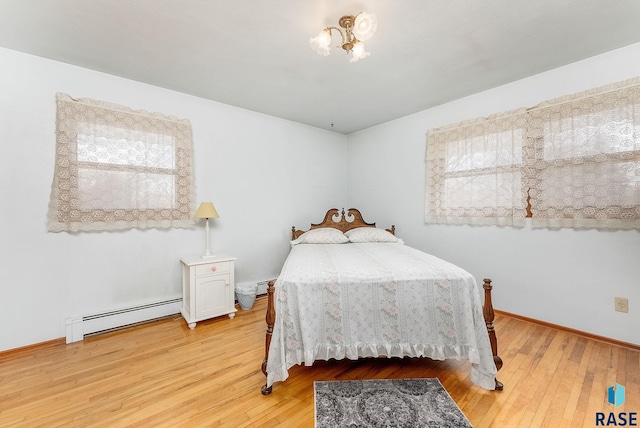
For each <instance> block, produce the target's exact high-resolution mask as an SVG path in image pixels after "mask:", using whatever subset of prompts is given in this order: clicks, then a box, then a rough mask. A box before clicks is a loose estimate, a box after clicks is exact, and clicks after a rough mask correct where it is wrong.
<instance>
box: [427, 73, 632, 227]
mask: <svg viewBox="0 0 640 428" xmlns="http://www.w3.org/2000/svg"><path fill="white" fill-rule="evenodd" d="M426 180H427V184H426V205H425V221H426V222H428V223H447V224H494V225H516V226H519V225H523V223H524V222H523V220H524V218H525V217H527V216H531V217H532V218H533V226H534V227H549V228H560V227H571V228H604V229H640V78H634V79H630V80H627V81H624V82H620V83H615V84H612V85H607V86H604V87H601V88H597V89H593V90H590V91H587V92H583V93H579V94H575V95H571V96H566V97H562V98H558V99H555V100H551V101H546V102H544V103H541V104H539V105H538V106H535V107H533V108H530V109H526V110H525V109H520V110H516V111H512V112H507V113H502V114H496V115H493V116H491V117H487V118H480V119H475V120H471V121H466V122H462V123H458V124H454V125H449V126H446V127H443V128H439V129H433V130H430V131H429V132H428V134H427V152H426ZM529 197H530V199H529Z"/></svg>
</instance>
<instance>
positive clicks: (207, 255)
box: [202, 254, 216, 259]
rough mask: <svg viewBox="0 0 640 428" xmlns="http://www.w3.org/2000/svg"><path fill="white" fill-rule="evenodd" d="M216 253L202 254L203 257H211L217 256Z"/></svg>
mask: <svg viewBox="0 0 640 428" xmlns="http://www.w3.org/2000/svg"><path fill="white" fill-rule="evenodd" d="M215 256H216V255H215V254H205V255H204V256H202V258H203V259H210V258H212V257H215Z"/></svg>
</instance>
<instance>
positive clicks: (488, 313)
mask: <svg viewBox="0 0 640 428" xmlns="http://www.w3.org/2000/svg"><path fill="white" fill-rule="evenodd" d="M482 288H484V305H483V306H482V314H483V315H484V322H485V324H486V325H487V332H488V333H489V342H490V343H491V353H492V354H493V362H494V363H495V364H496V369H498V370H500V369H501V368H502V358H500V357H499V356H498V339H497V338H496V330H495V328H494V327H493V320H494V319H495V314H494V312H493V302H492V301H491V290H492V289H493V286H492V285H491V280H490V279H488V278H485V279H484V284H482ZM503 387H504V386H503V385H502V382H500V381H499V380H498V379H497V378H496V390H497V391H502V389H503Z"/></svg>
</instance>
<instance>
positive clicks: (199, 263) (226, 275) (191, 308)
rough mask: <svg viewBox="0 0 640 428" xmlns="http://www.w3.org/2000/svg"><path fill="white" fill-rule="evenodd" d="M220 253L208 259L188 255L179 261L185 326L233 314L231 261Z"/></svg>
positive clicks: (233, 288) (191, 326) (193, 325)
mask: <svg viewBox="0 0 640 428" xmlns="http://www.w3.org/2000/svg"><path fill="white" fill-rule="evenodd" d="M235 260H236V258H235V257H231V256H228V255H224V254H220V255H216V256H213V257H209V258H206V259H204V258H202V257H191V258H185V259H180V261H181V262H182V316H183V317H184V319H185V320H186V321H187V324H188V325H189V328H191V329H194V328H196V323H197V322H198V321H202V320H205V319H208V318H213V317H217V316H220V315H229V318H233V317H234V316H235V315H236V311H237V310H236V307H235V283H234V276H233V271H234V262H235Z"/></svg>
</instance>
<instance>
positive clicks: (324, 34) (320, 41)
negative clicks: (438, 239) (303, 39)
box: [309, 29, 331, 56]
mask: <svg viewBox="0 0 640 428" xmlns="http://www.w3.org/2000/svg"><path fill="white" fill-rule="evenodd" d="M309 44H310V45H311V48H312V49H313V50H314V51H316V52H317V53H318V54H319V55H322V56H327V55H329V53H330V52H331V48H330V47H329V45H330V44H331V30H328V29H324V30H322V31H320V32H319V33H318V35H317V36H315V37H312V38H311V39H310V40H309Z"/></svg>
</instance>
